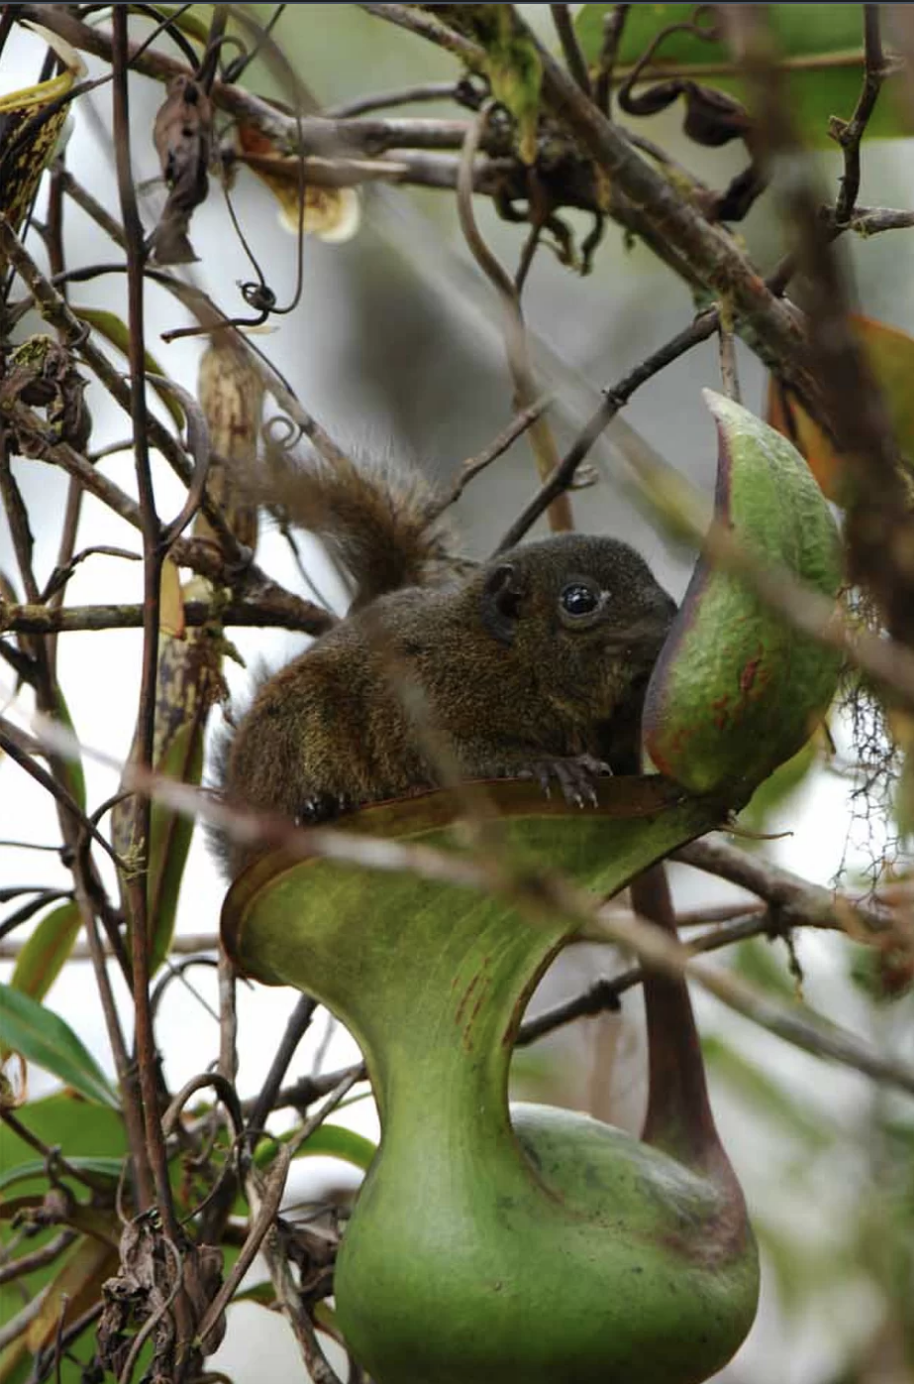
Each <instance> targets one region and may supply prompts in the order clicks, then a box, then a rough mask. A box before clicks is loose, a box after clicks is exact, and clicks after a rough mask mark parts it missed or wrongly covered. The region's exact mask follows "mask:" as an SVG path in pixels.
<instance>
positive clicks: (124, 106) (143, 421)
mask: <svg viewBox="0 0 914 1384" xmlns="http://www.w3.org/2000/svg"><path fill="white" fill-rule="evenodd" d="M128 20H129V14H128V11H127V10H126V9H123V8H121V9H115V10H114V11H113V13H112V25H113V36H114V42H113V51H112V58H111V60H112V71H113V77H114V106H113V120H114V148H115V162H116V169H117V186H118V196H119V199H120V206H121V217H122V219H123V223H124V234H125V237H126V242H127V244H126V250H127V297H128V318H127V320H128V327H129V332H130V344H129V361H130V376H131V379H130V413H131V420H132V423H133V444H134V458H135V468H136V477H137V488H138V492H139V499H140V519H141V525H142V528H141V532H142V535H143V605H144V616H145V618H144V624H143V665H142V671H141V678H140V699H139V707H138V710H137V735H136V757H137V760H138V762H139V763H140V764H141V765H150V766H151V764H152V754H153V741H154V735H155V713H156V687H157V675H158V657H159V601H160V591H161V577H162V561H163V558H164V548H163V545H162V532H161V526H160V524H159V518H158V515H157V513H156V505H155V493H154V490H153V485H152V469H151V466H150V460H149V445H148V424H147V418H148V414H147V409H146V391H145V376H146V360H145V334H144V328H143V316H144V309H143V267H144V263H145V259H146V252H145V249H144V241H143V228H142V225H141V223H140V217H139V211H138V208H137V200H136V189H135V187H134V183H133V173H132V170H131V158H130V102H129V92H128V76H127V64H128V60H129V54H128V46H127V25H128ZM134 814H135V815H134V835H135V840H136V842H137V843H138V850H139V860H138V870H137V871H136V872H135V873H131V876H130V878H129V879H128V880H127V883H126V890H127V896H128V898H129V901H130V914H131V929H130V936H131V966H132V972H133V1003H134V1014H135V1026H136V1028H135V1031H136V1048H137V1062H138V1066H139V1075H140V1090H141V1092H142V1098H143V1115H144V1125H145V1129H146V1145H147V1149H148V1151H149V1160H150V1163H151V1166H152V1173H153V1177H154V1179H155V1186H156V1201H157V1204H158V1209H159V1214H160V1215H161V1217H162V1226H163V1230H164V1233H165V1239H166V1241H170V1242H171V1244H172V1245H174V1246H177V1245H178V1244H179V1243H180V1241H181V1231H180V1226H179V1224H178V1219H177V1216H176V1214H175V1208H174V1201H173V1198H172V1191H171V1181H170V1178H169V1173H168V1154H167V1150H166V1147H165V1140H164V1137H163V1134H162V1126H161V1123H160V1120H159V1113H158V1092H159V1082H158V1058H157V1051H156V1042H155V1034H154V1032H153V1026H152V1012H151V1009H150V1003H149V919H148V913H147V907H148V896H147V884H146V868H147V865H148V858H149V833H150V803H149V800H148V798H143V797H140V796H137V798H136V799H135V805H134ZM139 1209H140V1210H141V1211H144V1210H146V1208H145V1207H143V1206H141V1207H140V1208H139ZM175 1252H176V1253H178V1251H177V1249H176V1250H175ZM180 1282H181V1272H180V1265H179V1270H178V1274H177V1284H178V1286H179V1287H180ZM180 1309H181V1303H180V1302H179V1303H178V1315H179V1317H180V1318H182V1319H183V1320H182V1323H181V1326H182V1329H181V1334H182V1335H185V1334H186V1327H187V1320H186V1318H187V1313H186V1311H185V1312H181V1310H180ZM147 1325H148V1323H147ZM129 1377H130V1376H129V1373H128V1374H127V1375H126V1378H128V1379H129Z"/></svg>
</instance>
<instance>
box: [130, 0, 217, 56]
mask: <svg viewBox="0 0 914 1384" xmlns="http://www.w3.org/2000/svg"><path fill="white" fill-rule="evenodd" d="M156 8H157V10H158V12H159V14H160V15H161V16H162V18H163V19H170V20H171V21H172V23H173V24H174V27H175V28H176V29H180V31H181V33H182V34H186V35H187V36H188V37H189V38H192V39H196V41H197V43H199V44H202V46H203V47H204V48H205V47H206V42H207V39H208V38H209V28H208V27H207V25H206V24H204V23H203V21H202V20H201V19H198V18H197V17H196V15H195V14H194V13H193V11H188V8H187V6H186V5H157V6H156ZM195 8H199V7H195ZM130 12H131V13H132V14H142V15H144V17H147V18H148V11H147V10H143V9H141V8H140V6H139V5H131V6H130Z"/></svg>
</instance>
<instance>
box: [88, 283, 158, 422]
mask: <svg viewBox="0 0 914 1384" xmlns="http://www.w3.org/2000/svg"><path fill="white" fill-rule="evenodd" d="M73 311H74V313H75V314H76V316H77V317H79V318H81V319H82V321H83V322H88V324H89V326H90V327H93V328H94V329H95V331H97V332H99V333H100V334H101V335H102V336H103V337H104V338H105V340H106V341H110V342H111V345H112V346H116V347H117V349H118V350H119V351H120V353H121V355H123V356H127V355H129V353H130V333H129V331H128V330H127V324H126V323H125V322H124V321H123V320H122V319H121V318H120V317H118V316H117V314H116V313H113V312H108V311H107V310H106V309H105V308H85V307H74V308H73ZM143 360H144V362H145V365H146V369H147V370H148V371H149V373H150V374H151V375H163V376H166V378H167V375H166V371H164V370H163V369H162V367H161V365H160V364H159V362H158V361H157V360H156V358H155V356H154V355H153V354H152V352H151V351H144V352H143ZM152 387H153V389H154V390H155V392H156V393H157V394H158V396H159V398H160V399H161V400H162V403H163V404H164V405H165V407H166V408H167V409H168V412H169V413H170V414H171V416H172V418H173V419H174V420H175V422H176V423H177V425H178V427H179V428H180V427H183V426H184V410H183V409H182V408H181V405H180V404H179V403H177V401H176V400H175V397H174V395H173V394H172V393H171V392H170V391H169V390H165V389H162V388H161V386H160V385H156V384H154V385H153V386H152Z"/></svg>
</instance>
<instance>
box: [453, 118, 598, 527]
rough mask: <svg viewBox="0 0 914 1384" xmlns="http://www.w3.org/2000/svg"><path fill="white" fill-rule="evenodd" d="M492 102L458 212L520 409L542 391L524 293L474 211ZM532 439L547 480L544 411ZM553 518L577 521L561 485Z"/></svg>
mask: <svg viewBox="0 0 914 1384" xmlns="http://www.w3.org/2000/svg"><path fill="white" fill-rule="evenodd" d="M492 104H493V103H492V102H491V101H487V102H486V103H485V105H484V106H483V107H482V109H481V110H480V112H479V114H478V115H477V117H476V119H475V120H474V121H473V122H472V123H471V125H470V127H469V129H468V130H467V136H466V139H465V141H464V145H463V152H462V155H461V160H460V172H459V173H458V176H457V214H458V216H459V218H460V226H461V229H462V231H463V234H464V239H465V240H466V243H467V245H468V246H469V248H470V251H471V253H472V255H473V258H474V259H475V260H476V263H477V264H478V265H479V267H480V269H481V270H482V272H483V273H484V274H485V276H486V278H487V279H488V280H489V282H490V283H491V284H492V287H493V288H494V289H495V291H496V293H497V294H498V296H499V298H500V300H501V305H502V310H503V314H504V323H505V327H504V332H505V351H506V354H507V357H508V368H509V370H510V371H511V379H512V381H513V383H514V403H515V407H516V408H517V409H518V410H522V409H529V408H531V407H532V406H533V405H534V404H535V403H536V400H537V396H538V395H539V392H540V391H539V388H538V386H537V383H536V379H535V376H534V373H533V366H532V364H531V361H530V351H529V347H528V344H527V331H526V327H525V326H524V318H523V313H522V311H521V305H520V295H519V293H518V291H517V287H516V285H515V284H514V281H513V280H512V279H511V278H510V276H509V275H508V273H507V272H506V270H505V268H504V266H503V265H502V264H500V263H499V261H498V259H497V258H496V256H495V255H494V254H493V253H492V250H491V249H490V248H489V246H488V245H487V244H486V242H485V240H484V239H483V237H482V234H481V232H480V230H479V227H478V225H477V224H476V217H475V215H474V212H473V195H472V194H473V184H472V177H471V170H472V167H473V162H474V160H475V157H476V151H477V149H478V147H479V141H480V139H481V138H482V135H483V132H484V130H485V128H486V124H487V121H488V118H489V115H490V113H491V110H492ZM530 445H531V447H532V449H533V454H534V456H535V457H536V465H537V470H538V471H539V474H540V479H541V480H544V481H545V479H546V477H547V476H549V475H551V474H552V473H553V472H554V471H555V469H556V468H557V466H558V464H559V454H558V448H557V446H556V442H555V437H554V435H553V432H552V429H551V427H550V426H549V424H548V422H547V420H546V418H545V417H544V416H543V415H542V414H540V415H538V416H537V417H536V418H535V419H534V420H533V422H532V423H531V425H530ZM549 521H550V527H551V528H553V529H556V530H562V529H570V528H573V527H574V522H573V518H572V514H571V506H570V505H569V503H568V498H567V495H565V494H564V493H563V492H562V491H559V492H557V494H556V496H555V497H554V498H553V500H552V502H551V504H550V506H549Z"/></svg>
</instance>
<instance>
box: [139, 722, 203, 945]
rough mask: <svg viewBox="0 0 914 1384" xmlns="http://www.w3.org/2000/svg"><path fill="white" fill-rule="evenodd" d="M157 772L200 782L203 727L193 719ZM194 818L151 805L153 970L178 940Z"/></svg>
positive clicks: (168, 750)
mask: <svg viewBox="0 0 914 1384" xmlns="http://www.w3.org/2000/svg"><path fill="white" fill-rule="evenodd" d="M157 769H158V772H159V773H162V774H167V775H168V776H169V777H170V778H175V779H179V780H180V781H181V782H182V783H199V782H200V778H201V776H202V773H203V726H202V725H201V724H200V723H199V722H198V721H192V722H190V723H188V724H187V725H184V726H181V727H180V728H179V730H178V731H177V733H176V734H175V737H174V739H173V740H172V742H171V744H170V745H169V746H168V749H167V751H166V753H165V755H164V756H163V758H162V760H161V761H160V763H159V764H158V766H157ZM193 833H194V822H193V819H192V818H190V817H187V816H186V815H185V814H182V813H178V812H173V811H171V810H170V809H169V808H167V807H166V806H165V805H164V804H163V803H153V805H152V811H151V813H150V827H149V876H148V880H149V884H148V898H149V918H150V924H151V936H150V955H149V965H150V969H151V970H152V971H153V972H154V971H156V970H157V969H158V967H159V966H161V964H162V962H163V961H164V960H165V958H166V956H167V955H168V949H169V947H170V946H171V939H172V937H173V936H174V930H175V917H176V915H177V911H178V900H179V898H180V893H181V880H182V878H183V876H184V867H185V865H186V864H187V854H188V851H189V850H190V842H191V837H192V836H193Z"/></svg>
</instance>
